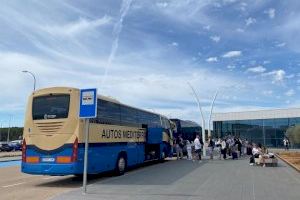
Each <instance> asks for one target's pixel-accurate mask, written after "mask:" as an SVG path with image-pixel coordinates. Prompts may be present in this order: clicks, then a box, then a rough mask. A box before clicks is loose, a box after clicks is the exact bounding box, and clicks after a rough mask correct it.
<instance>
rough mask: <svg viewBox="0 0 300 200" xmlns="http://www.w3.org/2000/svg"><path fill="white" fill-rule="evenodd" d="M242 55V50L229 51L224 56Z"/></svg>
mask: <svg viewBox="0 0 300 200" xmlns="http://www.w3.org/2000/svg"><path fill="white" fill-rule="evenodd" d="M241 55H242V52H241V51H228V52H227V53H225V54H224V55H223V56H222V57H223V58H233V57H239V56H241Z"/></svg>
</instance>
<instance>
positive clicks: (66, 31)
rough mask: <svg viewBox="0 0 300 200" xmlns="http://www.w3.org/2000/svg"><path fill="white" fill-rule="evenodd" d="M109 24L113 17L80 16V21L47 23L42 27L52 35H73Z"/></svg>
mask: <svg viewBox="0 0 300 200" xmlns="http://www.w3.org/2000/svg"><path fill="white" fill-rule="evenodd" d="M108 24H111V17H108V16H104V17H102V18H100V19H96V20H88V19H85V18H80V19H79V20H78V21H75V22H71V23H68V24H63V25H45V26H42V27H41V28H42V30H44V31H46V32H48V33H50V34H52V35H62V36H73V35H77V34H80V33H84V32H86V31H88V30H91V29H95V28H98V27H99V26H104V25H108Z"/></svg>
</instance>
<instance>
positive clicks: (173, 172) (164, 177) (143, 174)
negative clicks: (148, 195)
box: [96, 160, 206, 185]
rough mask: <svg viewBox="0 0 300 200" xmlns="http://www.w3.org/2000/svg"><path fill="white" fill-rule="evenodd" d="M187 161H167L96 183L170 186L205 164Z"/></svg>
mask: <svg viewBox="0 0 300 200" xmlns="http://www.w3.org/2000/svg"><path fill="white" fill-rule="evenodd" d="M205 163H206V161H203V162H202V163H198V161H195V162H192V161H188V160H179V161H168V162H165V163H159V164H155V165H152V166H148V167H147V168H145V169H141V170H136V171H134V172H132V173H128V174H125V176H120V177H119V178H117V179H109V180H107V181H103V182H101V181H100V182H97V183H96V184H101V185H170V184H172V183H173V182H176V181H177V180H179V179H181V178H182V177H184V176H186V175H187V174H190V173H192V172H193V171H194V170H195V169H197V168H198V167H200V166H201V165H203V164H205Z"/></svg>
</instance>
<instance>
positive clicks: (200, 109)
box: [187, 82, 206, 157]
mask: <svg viewBox="0 0 300 200" xmlns="http://www.w3.org/2000/svg"><path fill="white" fill-rule="evenodd" d="M187 84H188V85H189V86H190V88H191V89H192V91H193V94H194V97H195V99H196V101H197V105H198V108H199V111H200V113H201V117H202V120H201V121H202V141H203V157H204V156H206V147H205V119H204V115H203V112H202V108H201V106H200V100H199V97H198V95H197V93H196V91H195V90H194V88H193V86H192V85H191V84H190V83H189V82H187Z"/></svg>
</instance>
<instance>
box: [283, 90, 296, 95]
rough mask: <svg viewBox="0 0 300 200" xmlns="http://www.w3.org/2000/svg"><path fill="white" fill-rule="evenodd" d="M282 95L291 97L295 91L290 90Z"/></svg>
mask: <svg viewBox="0 0 300 200" xmlns="http://www.w3.org/2000/svg"><path fill="white" fill-rule="evenodd" d="M284 94H285V95H286V96H288V97H291V96H293V95H295V90H294V89H290V90H288V91H286V93H284Z"/></svg>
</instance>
